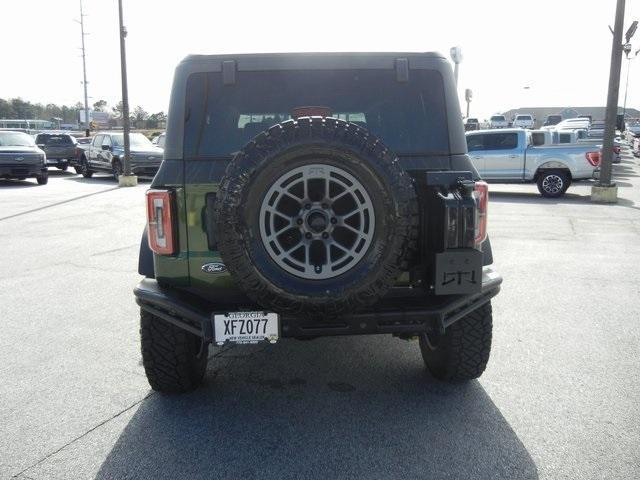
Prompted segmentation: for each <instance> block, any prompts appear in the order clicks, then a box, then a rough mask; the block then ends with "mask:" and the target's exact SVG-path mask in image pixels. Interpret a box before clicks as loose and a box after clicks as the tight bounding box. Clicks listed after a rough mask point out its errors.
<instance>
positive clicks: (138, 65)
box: [0, 0, 640, 118]
mask: <svg viewBox="0 0 640 480" xmlns="http://www.w3.org/2000/svg"><path fill="white" fill-rule="evenodd" d="M79 1H80V0H21V1H11V0H4V1H3V2H2V6H1V8H0V12H1V17H0V24H1V25H2V30H1V31H2V36H3V37H4V38H5V42H4V46H3V48H2V56H1V58H2V70H0V98H12V97H21V98H23V99H25V100H29V101H32V102H43V103H51V102H52V103H59V104H61V103H64V104H68V105H71V104H75V103H76V102H78V101H82V97H83V91H82V59H81V57H80V41H81V36H80V25H79V24H78V23H76V20H78V19H79ZM123 3H124V18H125V21H124V23H125V25H126V27H127V30H128V32H129V34H128V36H127V69H128V77H129V102H130V105H131V109H133V108H134V107H135V106H137V105H141V106H142V107H143V108H144V109H145V110H147V111H148V112H150V113H154V112H159V111H165V112H166V110H167V107H168V102H169V94H170V91H171V82H172V78H173V70H174V68H175V66H176V65H177V63H178V62H179V61H180V60H181V59H182V58H183V57H185V56H186V55H188V54H191V53H201V54H214V53H260V52H290V51H296V52H312V51H317V52H322V51H335V52H348V51H399V52H401V51H407V52H420V51H439V52H442V53H445V54H447V57H448V52H449V49H450V47H452V46H454V45H458V46H460V47H461V48H462V52H463V56H464V59H463V61H462V63H461V65H460V80H459V89H460V96H461V100H462V101H464V89H465V88H470V89H472V90H473V101H472V104H471V112H470V113H471V116H477V117H480V118H487V117H488V116H490V115H491V114H493V113H496V112H501V111H505V110H508V109H510V108H519V107H527V106H540V107H543V106H603V105H605V104H606V95H607V82H608V77H609V62H610V56H611V43H612V36H611V33H610V32H609V29H608V25H613V21H614V15H615V3H616V2H615V0H536V1H535V2H529V1H526V2H525V1H521V0H483V1H471V0H466V1H465V0H447V1H441V0H438V1H431V0H422V1H419V0H413V1H405V0H395V1H393V2H388V1H387V2H381V1H372V0H369V1H362V0H337V1H336V0H323V1H322V2H313V1H290V0H277V1H264V0H262V1H256V0H243V1H225V2H219V1H214V0H210V1H206V0H179V1H173V0H156V1H153V0H123ZM83 6H84V11H85V15H86V17H85V31H86V32H88V33H89V34H88V35H87V36H86V40H85V42H86V50H87V76H88V88H89V96H90V98H89V103H90V104H91V103H93V102H95V101H97V100H99V99H104V100H106V101H107V102H108V103H109V104H110V105H114V104H115V103H117V102H118V101H119V99H120V98H121V84H120V63H119V55H120V50H119V49H120V47H119V40H118V8H117V0H83ZM633 19H637V20H640V0H627V7H626V15H625V30H626V28H627V27H628V25H629V24H630V23H631V21H632V20H633ZM632 43H633V46H634V49H633V50H634V51H635V50H637V49H638V48H640V30H639V31H638V33H637V34H636V37H635V38H634V39H633V40H632ZM628 63H629V62H628V61H627V60H624V59H623V65H622V82H621V88H620V100H619V102H618V103H619V104H620V105H622V103H623V97H624V87H625V80H626V72H627V66H628ZM525 87H528V88H525ZM627 106H630V107H634V108H640V55H638V57H637V58H636V59H635V60H634V61H632V62H631V70H630V77H629V89H628V100H627Z"/></svg>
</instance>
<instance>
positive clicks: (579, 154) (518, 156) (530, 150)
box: [466, 128, 600, 197]
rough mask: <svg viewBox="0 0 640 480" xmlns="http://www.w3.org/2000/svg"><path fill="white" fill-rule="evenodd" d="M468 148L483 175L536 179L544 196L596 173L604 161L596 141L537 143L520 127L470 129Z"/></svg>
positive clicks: (512, 179)
mask: <svg viewBox="0 0 640 480" xmlns="http://www.w3.org/2000/svg"><path fill="white" fill-rule="evenodd" d="M466 136H467V148H468V150H469V156H470V157H471V161H472V162H473V165H474V166H475V167H476V169H477V170H478V172H479V173H480V175H481V176H482V178H483V179H485V180H488V181H500V182H510V183H511V182H535V183H536V184H537V185H538V190H539V191H540V194H541V195H542V196H544V197H560V196H562V195H564V193H565V192H566V191H567V188H569V185H571V182H573V181H576V180H585V179H590V178H593V177H594V172H595V171H596V169H597V167H598V166H599V165H600V149H599V147H598V146H596V145H590V144H585V145H581V144H573V145H563V144H558V145H542V146H535V145H534V142H533V139H532V135H531V132H530V131H527V130H523V129H520V128H509V129H503V130H477V131H474V132H468V133H467V134H466Z"/></svg>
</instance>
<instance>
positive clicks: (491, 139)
mask: <svg viewBox="0 0 640 480" xmlns="http://www.w3.org/2000/svg"><path fill="white" fill-rule="evenodd" d="M517 146H518V134H517V133H488V134H485V139H484V149H485V150H512V149H514V148H516V147H517Z"/></svg>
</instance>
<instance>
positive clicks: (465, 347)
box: [420, 302, 492, 382]
mask: <svg viewBox="0 0 640 480" xmlns="http://www.w3.org/2000/svg"><path fill="white" fill-rule="evenodd" d="M491 331H492V318H491V302H488V303H485V304H484V305H483V306H482V307H480V308H478V309H477V310H475V311H473V312H471V313H469V314H468V315H467V316H465V317H463V318H461V319H460V320H458V321H457V322H455V323H454V324H453V325H451V326H449V327H448V328H447V329H446V332H445V333H444V335H442V334H434V335H431V334H423V335H421V336H420V351H421V353H422V358H423V359H424V363H425V365H426V366H427V369H428V370H429V372H431V374H432V375H433V376H434V377H435V378H437V379H439V380H446V381H450V382H461V381H466V380H473V379H474V378H478V377H479V376H480V375H482V372H484V369H485V368H486V367H487V362H488V361H489V354H490V352H491Z"/></svg>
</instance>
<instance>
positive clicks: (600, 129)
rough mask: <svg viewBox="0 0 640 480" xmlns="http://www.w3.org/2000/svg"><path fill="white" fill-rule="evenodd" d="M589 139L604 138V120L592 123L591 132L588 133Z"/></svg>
mask: <svg viewBox="0 0 640 480" xmlns="http://www.w3.org/2000/svg"><path fill="white" fill-rule="evenodd" d="M587 137H589V138H600V139H602V138H603V137H604V120H596V121H594V122H591V125H590V126H589V130H588V131H587Z"/></svg>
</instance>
